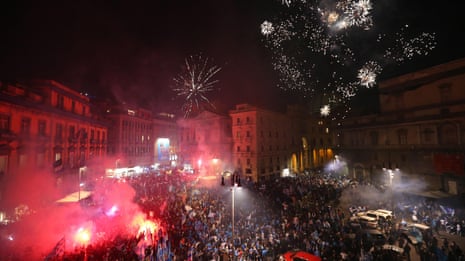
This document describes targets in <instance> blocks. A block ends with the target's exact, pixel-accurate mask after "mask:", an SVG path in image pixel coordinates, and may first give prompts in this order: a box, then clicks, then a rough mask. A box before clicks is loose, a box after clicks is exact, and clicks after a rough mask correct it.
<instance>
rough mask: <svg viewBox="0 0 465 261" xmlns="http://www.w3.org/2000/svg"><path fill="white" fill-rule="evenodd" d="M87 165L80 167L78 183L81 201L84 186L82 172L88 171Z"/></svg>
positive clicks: (79, 199)
mask: <svg viewBox="0 0 465 261" xmlns="http://www.w3.org/2000/svg"><path fill="white" fill-rule="evenodd" d="M86 169H87V167H86V166H84V167H80V168H79V181H78V184H79V186H78V187H79V190H78V201H81V187H82V186H83V184H82V183H81V176H82V174H83V173H84V172H85V171H86Z"/></svg>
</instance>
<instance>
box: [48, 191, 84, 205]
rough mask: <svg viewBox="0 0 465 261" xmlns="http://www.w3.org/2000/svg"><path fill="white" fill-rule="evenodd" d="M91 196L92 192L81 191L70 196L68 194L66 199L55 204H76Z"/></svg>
mask: <svg viewBox="0 0 465 261" xmlns="http://www.w3.org/2000/svg"><path fill="white" fill-rule="evenodd" d="M91 195H92V191H87V190H81V191H76V192H73V193H71V194H68V195H67V196H66V197H64V198H62V199H59V200H57V201H56V203H70V202H78V201H79V200H83V199H86V198H88V197H90V196H91Z"/></svg>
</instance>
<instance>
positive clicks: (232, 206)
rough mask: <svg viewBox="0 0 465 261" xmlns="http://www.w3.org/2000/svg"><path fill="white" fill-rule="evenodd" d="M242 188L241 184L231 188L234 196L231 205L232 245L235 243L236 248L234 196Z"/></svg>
mask: <svg viewBox="0 0 465 261" xmlns="http://www.w3.org/2000/svg"><path fill="white" fill-rule="evenodd" d="M240 188H241V186H240V184H237V183H236V184H234V186H232V188H231V195H232V200H231V201H232V204H231V212H232V226H231V231H232V233H231V237H232V243H233V246H234V224H235V221H234V209H235V200H234V198H235V197H234V194H235V191H236V189H240Z"/></svg>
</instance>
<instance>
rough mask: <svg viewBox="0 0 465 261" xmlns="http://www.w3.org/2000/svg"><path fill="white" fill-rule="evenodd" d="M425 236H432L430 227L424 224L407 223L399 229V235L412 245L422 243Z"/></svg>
mask: <svg viewBox="0 0 465 261" xmlns="http://www.w3.org/2000/svg"><path fill="white" fill-rule="evenodd" d="M427 234H432V230H431V227H429V226H427V225H425V224H419V223H408V224H407V225H405V226H403V227H401V235H402V236H403V237H404V238H406V239H407V240H408V242H409V243H411V244H412V245H417V244H419V243H422V242H423V238H424V237H425V236H426V235H427Z"/></svg>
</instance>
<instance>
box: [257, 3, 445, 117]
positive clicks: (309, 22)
mask: <svg viewBox="0 0 465 261" xmlns="http://www.w3.org/2000/svg"><path fill="white" fill-rule="evenodd" d="M281 3H282V6H283V8H282V11H281V13H280V14H279V15H277V16H276V17H274V18H273V19H268V20H267V21H265V22H263V23H262V24H261V28H260V29H261V30H260V31H261V34H262V35H263V36H264V37H263V41H264V44H265V46H266V47H267V48H268V49H270V50H271V53H272V57H271V58H272V65H273V68H274V70H275V71H276V72H277V73H278V76H279V83H278V86H279V87H280V88H281V89H284V90H287V91H291V92H298V93H299V94H303V95H304V96H305V97H306V98H307V99H308V100H309V103H312V104H313V106H312V107H313V108H314V109H315V110H316V109H320V108H325V106H328V107H327V108H328V109H329V108H331V110H324V112H325V113H328V114H329V113H331V114H338V117H339V118H344V117H345V116H344V113H345V112H347V111H350V108H348V107H347V106H348V104H349V101H350V99H351V98H352V97H354V96H356V95H357V93H358V92H359V91H360V90H361V89H363V88H373V87H374V86H375V85H376V81H377V79H378V78H379V77H380V75H381V73H382V72H383V71H384V69H385V68H384V67H385V66H388V65H389V66H392V65H399V64H401V63H403V62H406V61H408V60H411V59H413V58H414V57H415V56H422V55H428V54H429V53H430V52H431V51H432V50H433V49H434V48H435V46H436V43H435V36H434V34H429V33H420V34H419V35H417V36H414V37H407V35H411V34H410V33H408V32H407V29H409V28H408V27H407V26H404V27H403V28H401V29H400V30H398V31H396V33H394V35H393V36H392V37H391V36H389V35H387V34H373V33H371V32H370V31H371V29H372V27H373V17H372V15H371V11H372V10H373V8H374V6H373V4H372V3H371V1H370V0H339V1H322V0H293V1H291V0H288V1H281ZM373 37H374V38H375V39H372V38H373ZM320 112H322V111H320ZM322 115H323V113H322Z"/></svg>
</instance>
